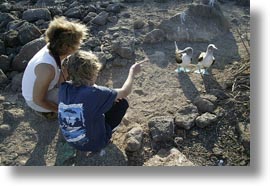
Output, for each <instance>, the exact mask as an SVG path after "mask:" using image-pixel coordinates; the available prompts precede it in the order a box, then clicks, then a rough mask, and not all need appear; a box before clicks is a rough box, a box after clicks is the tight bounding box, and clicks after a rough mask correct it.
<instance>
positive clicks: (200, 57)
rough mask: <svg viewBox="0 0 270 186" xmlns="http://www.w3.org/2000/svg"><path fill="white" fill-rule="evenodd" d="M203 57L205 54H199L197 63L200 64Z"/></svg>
mask: <svg viewBox="0 0 270 186" xmlns="http://www.w3.org/2000/svg"><path fill="white" fill-rule="evenodd" d="M204 56H205V52H201V53H200V54H199V57H198V62H202V60H203V58H204Z"/></svg>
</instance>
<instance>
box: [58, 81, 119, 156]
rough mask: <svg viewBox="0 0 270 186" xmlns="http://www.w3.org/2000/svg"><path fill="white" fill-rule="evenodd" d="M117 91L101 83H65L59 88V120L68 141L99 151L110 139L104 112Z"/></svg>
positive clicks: (111, 102) (87, 149)
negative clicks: (92, 84) (97, 84)
mask: <svg viewBox="0 0 270 186" xmlns="http://www.w3.org/2000/svg"><path fill="white" fill-rule="evenodd" d="M116 96H117V92H116V91H115V90H113V89H110V88H106V87H102V86H80V87H75V86H73V85H72V84H70V83H62V84H61V86H60V88H59V106H58V120H59V124H60V128H61V131H62V133H63V136H64V137H65V139H66V140H67V142H68V143H69V144H71V145H72V146H74V147H75V148H76V149H78V150H82V151H93V152H96V151H100V150H101V149H102V148H104V147H105V146H106V145H107V143H108V142H109V140H110V138H111V136H112V130H111V128H110V126H109V125H107V124H106V123H105V115H104V113H105V112H107V111H108V110H109V109H110V108H111V107H112V105H113V103H114V100H115V98H116Z"/></svg>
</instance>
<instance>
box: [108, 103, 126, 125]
mask: <svg viewBox="0 0 270 186" xmlns="http://www.w3.org/2000/svg"><path fill="white" fill-rule="evenodd" d="M128 107H129V105H128V101H127V100H126V99H121V100H119V102H115V103H114V104H113V106H112V108H111V109H110V110H109V111H108V112H106V113H105V122H106V123H107V124H109V125H110V127H111V129H112V130H113V129H114V128H116V127H117V126H118V125H119V124H120V123H121V121H122V119H123V117H124V116H125V114H126V111H127V109H128Z"/></svg>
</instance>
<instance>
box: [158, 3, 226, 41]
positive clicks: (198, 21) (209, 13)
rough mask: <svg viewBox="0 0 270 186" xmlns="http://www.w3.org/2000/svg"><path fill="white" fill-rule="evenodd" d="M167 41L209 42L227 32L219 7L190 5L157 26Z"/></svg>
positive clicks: (224, 19)
mask: <svg viewBox="0 0 270 186" xmlns="http://www.w3.org/2000/svg"><path fill="white" fill-rule="evenodd" d="M158 28H159V29H161V30H163V31H164V33H165V37H166V39H167V40H169V41H182V42H210V41H211V40H212V39H214V38H215V37H217V36H220V35H223V34H224V33H227V32H229V23H228V21H227V19H226V18H225V17H224V15H223V14H222V11H221V9H220V8H219V6H214V7H211V6H208V5H203V4H198V5H197V4H192V5H190V6H189V7H188V9H186V10H185V11H183V12H181V13H178V14H176V15H175V16H173V17H171V18H170V19H169V20H163V21H162V22H161V24H160V25H159V26H158Z"/></svg>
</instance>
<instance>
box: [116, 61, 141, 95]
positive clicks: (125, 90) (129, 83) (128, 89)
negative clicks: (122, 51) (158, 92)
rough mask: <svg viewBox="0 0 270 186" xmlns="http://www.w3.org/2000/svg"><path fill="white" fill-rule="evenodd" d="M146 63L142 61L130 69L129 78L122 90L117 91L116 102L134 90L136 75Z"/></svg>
mask: <svg viewBox="0 0 270 186" xmlns="http://www.w3.org/2000/svg"><path fill="white" fill-rule="evenodd" d="M144 62H146V60H143V61H140V62H138V63H135V64H134V65H132V66H131V67H130V69H129V73H128V77H127V79H126V81H125V83H124V85H123V86H122V88H120V89H115V90H116V92H117V96H116V100H118V99H121V98H125V97H127V96H128V95H129V94H130V93H131V90H132V84H133V79H134V77H135V75H136V74H138V73H139V72H140V71H141V65H142V63H144Z"/></svg>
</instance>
